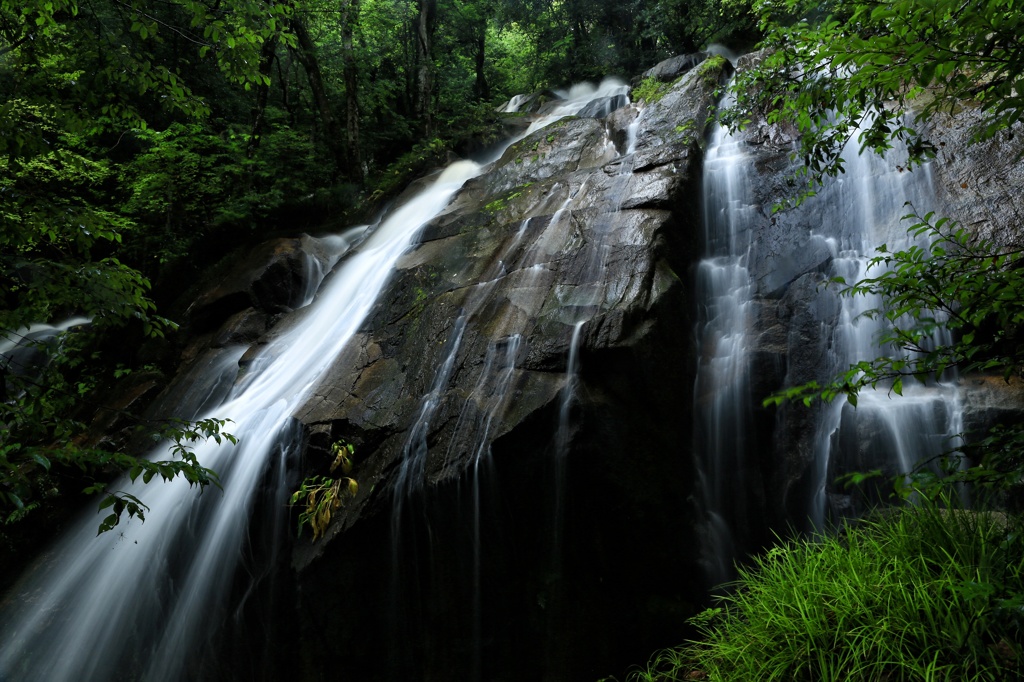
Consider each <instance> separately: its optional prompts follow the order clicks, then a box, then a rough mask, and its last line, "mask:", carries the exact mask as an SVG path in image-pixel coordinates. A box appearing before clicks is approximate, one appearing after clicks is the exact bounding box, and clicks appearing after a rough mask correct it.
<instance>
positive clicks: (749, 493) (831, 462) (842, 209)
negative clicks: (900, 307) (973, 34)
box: [694, 127, 961, 584]
mask: <svg viewBox="0 0 1024 682" xmlns="http://www.w3.org/2000/svg"><path fill="white" fill-rule="evenodd" d="M745 144H746V143H745V142H744V141H743V140H742V137H733V136H730V135H729V134H727V132H726V131H725V130H724V129H723V128H721V127H718V128H716V130H715V131H714V133H713V135H712V137H711V140H710V142H709V145H708V151H707V155H706V158H705V165H704V211H705V236H704V237H705V241H704V244H705V256H704V259H703V260H702V261H701V262H700V264H699V266H698V274H697V300H698V302H699V310H698V316H699V317H698V326H697V339H698V344H699V354H698V371H697V379H696V382H695V396H694V400H695V404H696V408H697V409H696V410H695V414H696V419H695V452H696V455H697V464H698V475H699V480H700V486H701V500H700V501H701V509H700V510H699V511H698V515H699V517H700V518H702V528H701V532H702V536H703V539H702V543H703V548H702V553H703V564H704V567H705V570H706V572H707V576H708V579H709V582H710V583H711V584H716V583H720V582H722V581H725V580H728V579H729V578H730V577H732V575H733V571H732V562H733V561H735V560H736V559H737V558H739V557H741V556H742V555H744V554H746V553H748V552H750V551H754V550H756V549H757V541H758V538H757V536H756V535H755V536H754V537H751V536H749V535H746V536H745V534H748V533H750V532H751V530H750V529H755V531H754V532H755V533H756V532H758V531H757V530H756V529H758V528H759V527H761V526H764V519H758V518H756V517H757V515H758V514H760V513H762V512H761V508H760V507H759V502H758V499H757V497H756V496H757V494H758V493H757V490H758V486H759V485H761V482H760V481H759V479H758V477H759V476H760V473H759V472H758V471H757V467H758V464H757V463H756V461H755V454H756V452H755V447H758V446H757V445H756V444H755V443H752V442H750V437H751V436H753V435H756V434H758V433H761V432H762V430H763V429H764V426H763V425H760V424H759V423H758V418H757V417H756V416H755V412H754V406H755V405H756V404H757V402H759V401H760V400H761V399H763V398H764V397H765V395H753V394H752V390H751V386H752V381H753V380H754V377H753V375H752V365H751V363H752V357H753V356H752V352H753V351H755V350H756V349H755V338H754V337H753V336H752V333H753V332H754V318H755V317H756V316H757V315H758V314H760V313H759V309H758V307H757V306H762V307H764V306H771V307H775V306H778V305H779V304H778V303H777V302H776V301H777V299H776V298H774V297H775V296H778V295H779V294H778V291H780V290H783V289H784V288H785V286H787V284H786V282H787V281H788V280H792V279H793V278H795V277H797V276H799V275H800V271H799V270H794V269H793V268H794V267H804V266H802V265H799V266H794V265H793V264H797V263H810V262H811V261H810V260H808V259H801V256H800V255H799V254H798V255H793V254H787V253H785V252H784V251H781V250H780V249H779V248H778V246H777V245H776V244H775V243H772V242H771V239H772V238H771V237H770V236H766V235H763V234H761V233H760V232H758V230H760V229H763V226H764V224H765V222H764V221H765V217H764V216H762V215H761V213H760V209H759V208H758V207H757V206H756V201H757V199H755V192H754V189H753V186H752V183H751V178H752V176H753V173H754V172H755V171H754V168H753V166H754V158H755V154H754V153H747V152H745V151H744V150H745ZM856 144H857V143H856V141H854V142H851V148H850V149H849V150H847V153H845V154H844V157H845V158H847V159H848V160H849V161H848V163H847V168H846V173H845V174H844V175H843V176H841V177H840V178H839V179H837V180H835V181H832V182H828V183H826V185H825V187H823V188H821V189H820V190H819V192H818V195H817V196H815V197H811V198H809V199H808V200H806V202H805V203H804V204H803V205H802V206H801V207H799V208H796V209H792V214H791V215H790V216H788V218H787V219H788V220H789V221H790V222H789V223H787V224H789V225H793V227H792V228H791V229H800V226H801V225H804V224H807V223H808V222H810V223H811V224H812V225H813V229H812V230H811V232H810V234H808V235H807V237H808V239H807V241H806V243H805V245H804V246H802V247H801V248H803V249H805V250H806V251H807V252H808V253H811V254H817V253H818V252H824V253H826V257H824V260H825V262H826V264H827V266H826V267H827V268H828V271H827V273H826V276H828V277H842V278H843V279H844V280H845V281H846V282H847V283H849V284H852V283H853V282H856V281H858V280H860V279H863V278H864V277H865V276H877V275H878V274H879V272H870V273H869V272H867V270H866V268H867V263H868V260H869V259H870V258H871V257H872V255H874V249H875V247H877V246H878V245H880V244H887V245H888V246H889V248H890V250H898V249H901V248H905V247H906V246H909V244H910V241H909V238H908V236H907V232H906V228H907V227H908V226H909V225H908V224H907V223H906V222H905V221H903V220H902V217H903V216H905V215H906V214H907V213H910V212H911V210H912V209H910V208H907V206H906V204H908V203H909V204H912V205H913V206H915V207H919V208H922V209H925V210H926V207H928V206H930V205H932V204H934V202H935V198H934V193H933V191H932V188H931V178H930V175H929V172H928V168H927V166H926V167H923V168H918V169H917V170H915V171H914V172H909V171H906V170H904V169H905V167H906V163H905V162H901V161H900V159H899V158H898V155H897V156H894V155H890V156H889V157H888V158H886V159H881V158H877V157H875V156H873V155H871V154H864V155H860V154H858V153H857V152H858V150H857V147H856ZM894 154H895V153H894ZM761 200H762V201H763V200H764V199H763V197H762V198H761ZM770 220H771V223H772V224H773V225H774V218H772V219H770ZM759 226H762V227H759ZM773 249H774V251H772V250H773ZM758 250H760V251H761V252H760V253H758ZM769 252H771V254H770V257H766V254H767V253H769ZM813 257H816V255H815V256H813ZM769 258H770V259H774V260H771V261H770V262H772V263H774V264H775V268H774V269H773V270H771V271H766V270H765V263H766V262H769ZM757 259H759V260H757ZM752 262H755V263H756V265H757V267H759V268H760V270H759V275H758V276H760V277H761V278H762V279H761V280H760V281H755V280H756V277H755V275H754V274H752V271H751V269H750V268H751V263H752ZM772 290H774V293H773V291H772ZM812 296H815V297H816V298H815V299H814V300H812V301H806V302H804V303H802V304H801V305H806V306H807V307H808V308H811V309H816V310H820V311H824V310H829V309H836V310H838V314H837V315H836V318H835V322H834V326H833V327H831V328H827V329H824V330H823V331H821V332H819V335H820V337H821V338H822V344H823V346H824V348H825V350H824V352H823V357H824V358H825V360H824V366H820V367H819V368H818V370H817V373H816V376H817V377H818V380H819V381H823V380H826V379H827V378H830V377H832V376H835V375H837V374H838V373H840V372H842V371H844V370H846V369H847V368H848V367H849V366H850V365H851V364H852V363H855V362H857V361H861V360H869V359H873V358H875V357H878V356H879V355H884V354H885V353H886V352H888V351H887V350H886V349H881V348H879V345H878V342H879V336H880V334H881V332H882V331H883V327H882V324H883V320H880V319H871V318H870V317H869V316H865V315H864V313H865V311H867V310H870V309H875V308H878V307H880V305H881V303H882V302H881V301H880V300H877V299H872V298H869V297H864V296H854V297H846V296H844V297H841V298H840V299H839V301H838V302H836V294H835V292H834V290H832V289H830V288H827V287H824V286H819V287H818V289H817V292H816V293H813V294H812ZM828 319H829V316H828V315H827V314H823V317H822V320H823V322H822V324H827V320H828ZM760 331H764V330H763V329H761V330H760ZM759 333H760V332H759ZM939 341H941V340H939ZM791 343H792V341H791ZM792 350H793V349H792V347H790V351H792ZM803 380H807V379H806V378H804V379H803ZM769 390H770V389H769ZM766 392H767V390H766ZM903 392H904V396H903V397H899V396H893V395H890V394H889V392H888V390H887V389H886V388H883V387H879V389H878V390H877V391H874V390H865V391H863V392H862V393H861V395H860V399H859V401H858V404H857V407H856V409H854V407H853V406H852V405H849V404H847V402H846V401H845V400H843V399H840V400H837V401H835V402H833V403H832V404H829V405H824V406H820V407H819V408H818V409H817V411H816V412H815V417H814V422H813V426H812V428H813V429H814V435H813V437H812V439H811V440H812V445H811V448H812V449H813V452H812V453H811V457H812V459H813V462H812V464H811V468H812V469H813V470H812V471H811V472H810V473H809V483H808V484H807V488H806V491H805V493H804V494H805V496H806V499H805V502H804V503H803V504H802V505H793V506H791V507H790V510H791V512H790V513H791V517H790V518H788V519H786V520H785V522H788V523H789V524H792V525H795V526H797V527H808V528H809V529H817V530H820V529H821V528H823V527H824V525H825V524H826V523H827V521H828V520H829V519H830V518H832V519H835V518H841V517H843V516H847V515H850V514H856V513H858V512H859V511H862V510H863V506H862V504H861V502H858V501H857V500H856V499H855V498H854V497H853V496H850V495H846V494H843V493H842V492H841V491H838V492H837V490H836V488H835V487H834V486H833V481H835V479H836V478H837V477H839V476H840V475H842V474H846V473H851V472H855V471H868V470H871V469H882V470H883V471H884V472H885V473H886V475H890V474H891V475H896V474H898V473H905V472H909V471H911V470H912V469H913V468H914V467H915V466H918V465H919V464H920V462H922V461H924V460H927V459H929V458H932V457H934V456H936V455H938V454H939V453H942V452H944V451H946V450H948V449H950V448H951V447H952V446H954V445H955V442H952V441H951V440H950V439H951V437H952V436H953V435H954V434H956V433H958V432H959V431H960V428H961V424H960V422H961V417H960V406H959V401H958V394H957V391H956V390H955V388H954V387H952V386H947V385H933V386H928V387H924V386H911V385H909V383H908V384H907V385H904V387H903ZM784 455H785V453H780V456H784ZM769 494H770V493H769ZM871 495H874V497H871ZM871 495H868V497H869V499H868V500H867V503H868V504H870V503H872V502H878V501H882V498H883V497H884V491H882V492H879V491H876V492H875V493H872V494H871ZM762 530H763V529H762Z"/></svg>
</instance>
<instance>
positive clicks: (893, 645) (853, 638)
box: [631, 504, 1024, 682]
mask: <svg viewBox="0 0 1024 682" xmlns="http://www.w3.org/2000/svg"><path fill="white" fill-rule="evenodd" d="M1019 530H1020V529H1019V528H1017V527H1015V526H1014V525H1012V524H1011V523H1010V522H1009V521H1008V520H1007V518H1006V517H1005V516H1001V515H995V514H985V513H976V512H969V511H963V510H959V509H957V510H952V509H944V508H942V507H941V506H940V505H934V504H928V505H925V506H923V507H910V508H903V509H900V510H890V511H889V512H887V513H884V514H881V515H879V516H878V517H877V518H875V519H873V520H870V521H865V522H861V523H860V524H859V525H857V526H855V527H852V528H846V529H844V530H842V531H841V532H840V533H839V534H838V535H836V536H833V537H827V538H823V539H821V540H820V541H818V542H810V541H803V540H801V541H790V542H786V543H783V544H780V545H779V546H777V547H775V548H773V549H771V550H769V552H768V553H767V554H766V555H765V556H763V557H760V558H758V559H756V560H755V563H754V566H753V567H751V568H745V569H740V577H739V580H738V581H737V583H736V584H735V586H734V588H735V589H734V591H733V592H732V593H731V594H730V595H728V596H725V597H723V598H722V599H721V605H720V606H719V607H718V608H715V609H711V610H709V611H707V612H705V613H703V614H701V615H700V616H698V617H697V618H695V619H694V620H693V621H692V623H693V624H694V625H695V626H696V628H697V630H698V631H699V633H700V634H701V637H702V638H701V640H700V641H694V642H690V643H688V644H686V645H683V646H681V647H678V648H675V649H670V650H667V651H663V652H660V653H658V654H657V655H656V656H655V657H654V658H653V659H652V661H651V662H650V663H649V664H648V665H647V667H646V668H645V669H644V670H641V671H638V672H637V673H635V674H634V675H632V676H631V679H632V680H634V681H636V682H640V681H652V682H653V681H655V680H657V681H659V682H668V681H670V680H714V681H728V682H731V681H733V680H759V681H764V682H771V681H772V680H779V681H780V682H782V681H784V682H801V681H807V682H810V681H811V680H849V681H850V682H858V681H863V682H876V681H877V680H907V681H909V680H964V681H973V680H979V681H980V680H992V681H996V680H1007V679H1018V677H1019V675H1020V674H1021V673H1022V672H1024V669H1022V664H1024V658H1022V657H1024V636H1022V633H1024V630H1022V626H1024V619H1022V615H1021V614H1022V611H1021V608H1022V606H1024V563H1022V561H1021V557H1022V556H1024V539H1022V536H1021V535H1020V533H1019Z"/></svg>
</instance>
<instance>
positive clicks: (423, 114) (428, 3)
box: [416, 0, 437, 135]
mask: <svg viewBox="0 0 1024 682" xmlns="http://www.w3.org/2000/svg"><path fill="white" fill-rule="evenodd" d="M417 4H418V5H419V16H418V17H417V20H416V116H417V118H419V120H420V121H421V122H422V123H423V128H424V130H425V131H426V133H427V135H430V134H432V133H433V132H434V120H433V107H432V102H431V100H432V97H433V92H434V59H433V41H434V25H435V19H436V16H437V0H417Z"/></svg>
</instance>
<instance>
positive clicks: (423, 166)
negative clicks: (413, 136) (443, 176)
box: [370, 137, 450, 201]
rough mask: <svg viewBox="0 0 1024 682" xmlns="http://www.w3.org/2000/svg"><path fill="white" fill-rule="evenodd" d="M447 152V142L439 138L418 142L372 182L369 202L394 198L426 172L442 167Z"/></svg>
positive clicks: (448, 148) (448, 149)
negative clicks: (372, 186) (372, 187)
mask: <svg viewBox="0 0 1024 682" xmlns="http://www.w3.org/2000/svg"><path fill="white" fill-rule="evenodd" d="M449 151H450V147H449V144H448V142H447V141H445V140H442V139H440V138H436V137H435V138H431V139H429V140H424V141H423V142H420V143H419V144H417V145H416V146H415V147H413V149H412V150H411V151H409V152H407V153H405V154H403V155H402V156H401V157H399V159H398V160H397V161H395V162H394V163H392V164H390V165H389V166H388V167H387V168H386V169H385V170H384V171H383V173H381V175H380V177H378V178H377V179H376V181H375V182H374V189H373V193H372V195H371V196H370V201H379V200H381V199H384V198H387V197H391V196H394V195H395V194H397V193H398V192H399V191H401V189H402V188H403V187H406V186H407V185H408V184H409V183H410V182H412V181H413V180H415V179H416V178H418V177H420V176H422V175H424V174H425V173H426V172H427V171H429V170H431V169H433V168H437V167H438V166H442V165H444V162H445V161H446V160H447V155H448V152H449Z"/></svg>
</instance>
